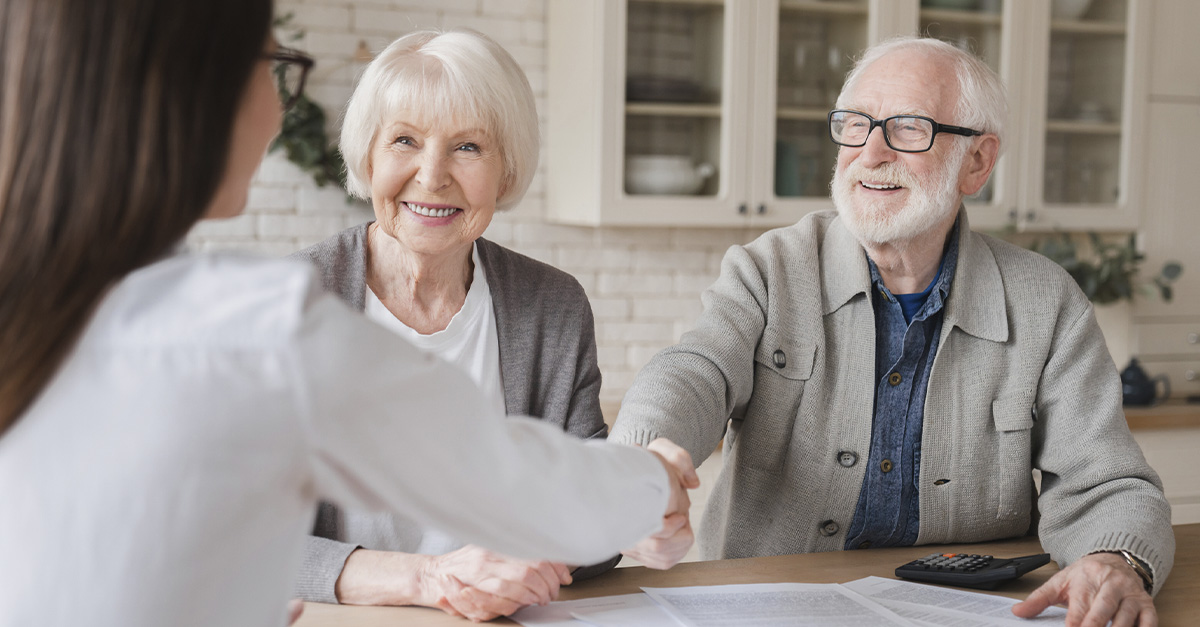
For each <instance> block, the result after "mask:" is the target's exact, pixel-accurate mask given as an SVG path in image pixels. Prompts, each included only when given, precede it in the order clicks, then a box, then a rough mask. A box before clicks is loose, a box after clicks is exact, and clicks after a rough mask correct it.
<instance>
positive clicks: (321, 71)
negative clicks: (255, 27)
mask: <svg viewBox="0 0 1200 627" xmlns="http://www.w3.org/2000/svg"><path fill="white" fill-rule="evenodd" d="M277 10H278V11H279V13H280V14H284V13H289V12H290V13H292V14H293V16H294V17H293V22H292V23H293V24H294V25H295V26H297V27H300V28H302V29H303V30H304V33H305V34H304V36H303V37H301V38H300V39H299V40H297V41H294V42H286V43H287V44H288V45H292V46H295V47H297V48H300V49H302V50H305V51H307V52H309V53H310V54H312V55H313V56H315V57H316V59H317V67H316V68H315V69H314V72H313V75H312V76H311V77H310V83H309V88H308V93H309V95H310V96H311V97H312V98H313V99H314V100H316V101H317V102H319V103H321V105H322V106H324V107H325V110H326V114H327V115H328V117H329V120H330V124H331V125H336V123H337V120H338V119H339V117H340V113H341V108H342V106H343V105H344V104H345V101H346V99H348V98H349V95H350V93H351V91H352V90H353V84H354V80H355V77H357V76H358V74H359V73H360V72H361V71H362V64H361V63H358V62H356V61H355V60H354V55H355V51H356V50H357V48H358V45H359V42H360V41H363V42H365V43H366V44H367V46H368V48H369V49H371V50H379V49H381V48H382V47H383V46H385V45H387V44H388V43H389V42H390V41H391V40H393V39H394V38H396V37H398V36H400V35H402V34H404V33H405V32H407V31H409V30H412V29H416V28H428V27H435V28H450V27H456V26H467V27H470V28H474V29H477V30H480V31H482V32H484V33H486V34H487V35H489V36H490V37H493V38H495V39H496V40H497V41H498V42H499V43H500V44H501V45H502V46H504V47H505V48H506V49H507V50H508V51H509V52H511V53H512V55H513V57H514V58H516V59H517V61H518V62H519V63H520V64H521V66H522V67H523V68H524V69H525V72H526V74H527V75H528V76H529V81H530V84H531V86H532V87H533V90H534V94H535V96H536V97H537V100H538V105H539V107H540V108H541V109H540V111H541V114H542V117H543V120H544V117H545V109H544V104H545V95H546V81H545V75H546V71H545V68H546V59H545V52H546V51H545V42H546V20H545V14H546V7H545V2H544V1H543V0H361V1H360V0H280V1H279V2H278V6H277ZM331 133H335V129H331ZM545 167H546V166H545V164H543V166H542V168H543V170H542V172H541V173H539V175H538V177H537V178H535V179H534V183H533V185H532V186H531V187H530V191H529V194H528V195H527V196H526V198H525V200H523V201H522V202H521V204H520V205H519V206H518V207H516V208H514V209H513V210H512V211H510V212H508V213H506V214H501V215H498V216H497V217H496V219H495V220H494V221H493V222H492V225H491V226H490V227H489V228H488V231H487V234H486V236H487V237H488V238H490V239H492V240H494V241H496V242H498V243H500V244H502V245H504V246H508V247H510V248H513V249H515V250H517V251H519V252H521V253H524V254H526V255H529V256H531V257H534V258H536V259H540V260H542V261H545V262H547V263H551V264H554V265H556V266H558V267H560V268H563V269H564V270H566V271H567V272H570V273H571V274H573V275H575V276H576V278H578V279H579V282H580V284H582V285H583V287H584V289H585V290H587V292H588V295H589V297H590V298H591V301H592V309H593V312H594V313H595V316H596V336H597V341H598V344H599V361H600V368H601V370H602V371H603V373H604V387H603V390H602V392H601V396H602V400H604V401H605V402H613V401H619V400H620V399H621V397H622V396H623V395H624V394H625V390H626V389H627V388H628V387H629V384H630V382H631V381H632V380H633V377H634V375H635V374H636V373H637V370H638V369H639V368H641V366H643V365H644V364H645V363H646V361H647V360H649V359H650V357H652V356H653V355H654V353H655V352H657V351H658V350H660V349H662V348H663V347H665V346H668V345H670V344H672V343H674V342H675V341H677V340H678V338H679V334H680V333H681V332H683V331H684V330H686V329H688V328H690V327H691V326H692V325H693V324H694V323H695V320H696V317H697V316H698V315H699V314H700V311H701V306H700V298H699V296H700V292H701V291H702V290H703V289H704V288H705V287H707V286H708V285H709V284H711V283H712V281H713V280H714V279H715V278H716V275H717V271H718V269H719V265H720V259H721V257H722V255H723V253H724V252H725V250H726V249H727V248H728V247H729V246H731V245H733V244H739V243H744V242H746V241H749V240H750V239H753V237H755V236H756V235H758V231H751V230H730V229H690V228H678V229H674V228H638V229H631V228H598V229H597V228H585V227H572V226H563V225H557V224H550V223H547V222H545V220H544V219H543V215H544V213H545V192H544V190H545V185H544V182H543V180H542V176H543V174H544V168H545ZM371 215H372V214H371V210H370V207H369V206H368V205H365V204H362V203H353V204H346V203H345V202H344V197H343V195H342V193H341V192H340V191H338V190H334V189H331V188H324V189H319V188H317V187H316V186H315V185H314V184H313V183H312V182H311V180H310V179H309V178H308V177H307V176H306V175H304V174H303V173H302V172H300V171H299V169H297V168H296V167H295V166H293V165H291V164H290V163H288V162H287V161H286V160H285V159H284V158H283V157H282V156H280V155H279V154H273V155H270V156H268V157H267V159H266V160H265V161H264V162H263V166H262V168H261V169H260V170H259V172H258V175H257V179H256V184H255V186H254V188H253V189H252V190H251V193H250V197H249V202H248V206H247V211H246V215H243V216H241V217H238V218H234V219H232V220H226V221H222V222H216V223H203V224H201V225H199V226H198V227H197V228H196V229H195V230H194V231H193V232H192V234H191V235H190V236H189V240H190V241H191V243H193V244H194V245H195V246H196V247H197V248H198V249H200V250H218V249H232V250H250V251H257V252H260V253H263V254H267V255H286V254H288V253H290V252H293V251H295V250H298V249H300V248H302V247H304V246H307V245H310V244H312V243H315V242H317V241H320V240H321V239H323V238H325V237H327V236H329V235H332V234H333V233H335V232H337V231H338V230H340V229H342V228H345V227H348V226H351V225H354V224H358V223H360V222H362V221H365V220H367V219H369V218H370V216H371Z"/></svg>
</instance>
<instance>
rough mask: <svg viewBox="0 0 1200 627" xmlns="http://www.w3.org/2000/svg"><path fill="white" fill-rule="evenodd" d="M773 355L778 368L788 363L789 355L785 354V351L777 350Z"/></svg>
mask: <svg viewBox="0 0 1200 627" xmlns="http://www.w3.org/2000/svg"><path fill="white" fill-rule="evenodd" d="M771 357H772V358H773V359H774V360H775V367H776V368H782V367H784V366H786V365H787V355H785V354H783V351H781V350H776V351H775V354H774V355H772V356H771Z"/></svg>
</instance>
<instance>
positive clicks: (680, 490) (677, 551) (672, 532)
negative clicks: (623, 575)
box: [621, 438, 700, 570]
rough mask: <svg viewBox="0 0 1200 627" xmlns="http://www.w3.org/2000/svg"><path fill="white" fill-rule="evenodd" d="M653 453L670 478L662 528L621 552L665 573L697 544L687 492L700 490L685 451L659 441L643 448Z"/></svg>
mask: <svg viewBox="0 0 1200 627" xmlns="http://www.w3.org/2000/svg"><path fill="white" fill-rule="evenodd" d="M646 448H647V450H649V451H650V452H651V453H654V454H655V455H656V456H657V457H658V459H659V461H660V462H662V465H663V468H665V469H666V470H667V474H668V475H670V477H671V481H670V483H671V499H670V501H669V502H668V504H667V511H666V512H663V526H662V529H661V530H659V531H658V533H655V534H653V535H651V536H650V537H648V538H646V539H644V540H642V541H641V542H638V543H637V544H636V545H634V546H633V547H632V548H630V549H626V550H624V551H622V552H621V553H622V554H624V555H628V556H629V557H632V558H633V559H635V560H637V561H639V562H641V563H643V564H645V565H646V566H648V567H650V568H655V569H658V570H666V569H668V568H670V567H672V566H674V565H675V564H678V563H679V560H681V559H683V557H684V556H685V555H687V552H688V549H690V548H692V544H693V543H694V542H695V541H696V534H695V533H694V532H693V531H692V523H691V520H690V518H689V515H688V510H689V509H690V507H691V499H689V498H688V493H687V491H688V490H694V489H696V488H698V487H700V477H699V476H698V475H697V474H696V467H695V465H693V464H692V456H691V455H689V454H688V452H687V451H686V450H684V449H683V448H681V447H679V446H678V445H676V444H675V443H674V442H671V441H670V440H668V439H666V438H658V439H657V440H655V441H653V442H651V443H650V445H649V446H647V447H646Z"/></svg>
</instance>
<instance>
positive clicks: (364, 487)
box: [294, 296, 670, 564]
mask: <svg viewBox="0 0 1200 627" xmlns="http://www.w3.org/2000/svg"><path fill="white" fill-rule="evenodd" d="M309 309H310V310H309V311H308V313H307V316H306V323H305V326H306V328H305V329H304V330H302V331H301V336H302V337H301V339H300V340H299V341H298V342H297V345H298V348H297V354H296V355H295V360H294V364H295V368H296V370H297V376H298V377H299V378H300V381H299V385H298V386H297V390H299V393H300V394H301V395H302V396H301V397H300V398H297V407H298V411H299V412H300V414H301V421H302V428H303V429H305V431H306V435H307V438H308V440H307V441H308V442H309V445H310V446H311V449H312V464H311V468H312V474H313V477H314V484H315V487H316V489H317V491H318V492H319V493H320V495H321V496H322V497H324V498H327V499H329V500H331V501H333V502H335V503H339V504H340V505H342V506H344V507H355V508H362V509H367V510H374V511H391V512H395V513H399V514H402V515H405V516H407V517H409V518H412V519H413V520H415V521H417V522H419V523H422V524H427V525H431V526H438V527H440V528H441V529H443V530H444V531H446V532H447V533H449V534H450V535H451V536H453V537H456V538H460V539H461V540H463V541H465V542H471V543H475V544H480V545H482V546H485V547H487V548H489V549H492V550H495V551H499V552H502V553H506V554H509V555H513V556H516V557H520V558H525V559H547V560H553V561H560V562H565V563H574V564H588V563H593V562H596V561H599V560H602V559H608V558H609V557H610V556H612V555H613V554H614V553H616V552H618V551H620V550H621V549H623V548H626V547H629V546H632V545H633V544H635V543H636V542H637V541H639V540H640V539H642V538H643V537H645V536H646V535H649V534H650V533H653V532H654V531H656V530H657V529H659V528H661V525H662V516H663V512H664V510H665V509H666V503H667V499H668V498H669V494H670V489H669V486H668V485H667V481H668V477H667V474H666V472H665V471H663V470H662V467H661V465H660V464H659V463H658V461H657V460H656V459H655V458H654V456H653V455H651V454H649V453H647V452H645V451H641V450H638V449H636V448H633V447H628V446H619V445H615V444H608V443H604V442H596V441H580V440H578V439H577V438H574V437H570V436H567V435H565V434H563V433H562V431H561V430H560V429H558V428H556V427H554V426H552V425H548V424H544V423H541V422H539V421H535V420H531V419H528V418H520V417H513V418H509V419H507V420H505V419H503V418H502V417H501V416H491V415H489V412H490V410H489V409H488V408H487V405H486V403H485V402H484V401H483V398H482V395H481V393H480V392H479V391H478V389H477V388H476V387H475V386H474V385H473V384H472V383H470V381H469V380H468V379H467V377H466V376H465V375H463V374H461V373H460V372H459V371H458V370H457V369H455V368H454V367H453V366H450V365H449V364H446V363H445V362H443V361H441V360H439V359H437V358H436V357H433V356H430V355H426V354H424V353H421V352H420V351H418V350H417V349H415V348H414V347H412V346H411V345H409V344H408V343H406V342H404V341H403V340H402V339H401V338H399V337H397V336H395V335H394V334H391V333H389V332H388V331H386V330H384V329H382V328H380V327H378V326H376V325H374V324H371V323H370V322H369V321H367V320H366V319H364V318H362V317H361V316H358V315H356V314H354V313H353V312H351V311H350V310H348V309H346V308H345V306H344V305H342V304H341V303H339V302H337V301H336V300H335V299H333V298H332V297H328V296H321V297H317V298H315V299H314V302H313V303H312V304H311V306H310V308H309ZM395 442H408V443H410V445H409V446H408V447H406V448H405V450H403V451H402V453H400V454H397V452H396V450H395V446H394V443H395ZM580 486H587V487H588V489H580Z"/></svg>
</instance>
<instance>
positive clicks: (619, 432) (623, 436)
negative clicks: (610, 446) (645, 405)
mask: <svg viewBox="0 0 1200 627" xmlns="http://www.w3.org/2000/svg"><path fill="white" fill-rule="evenodd" d="M658 438H659V435H658V432H656V431H652V430H650V429H643V428H636V429H627V430H626V429H619V427H618V428H614V432H613V433H612V434H610V435H609V436H608V441H609V442H618V443H620V444H634V445H636V446H642V447H645V446H649V445H650V443H651V442H653V441H655V440H657V439H658Z"/></svg>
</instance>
